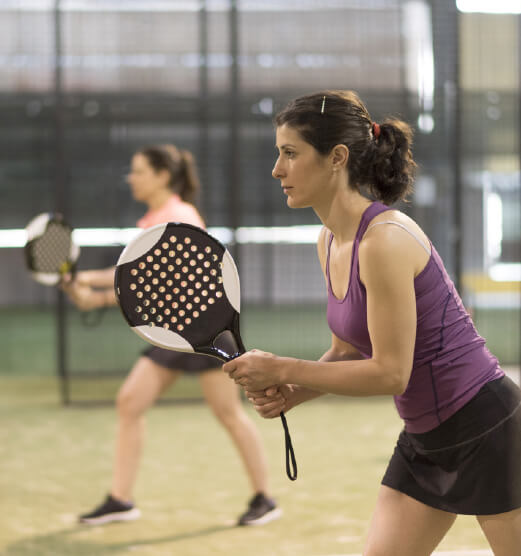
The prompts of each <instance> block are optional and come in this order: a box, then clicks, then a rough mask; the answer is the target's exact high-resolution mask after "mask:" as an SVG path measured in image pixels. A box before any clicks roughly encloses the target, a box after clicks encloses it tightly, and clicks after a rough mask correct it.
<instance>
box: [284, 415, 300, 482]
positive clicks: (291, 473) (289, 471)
mask: <svg viewBox="0 0 521 556" xmlns="http://www.w3.org/2000/svg"><path fill="white" fill-rule="evenodd" d="M280 419H281V421H282V426H283V427H284V441H285V448H286V475H287V476H288V478H289V479H290V481H295V480H296V479H297V460H296V459H295V452H294V451H293V444H292V443H291V436H290V434H289V428H288V422H287V421H286V416H285V415H284V412H283V411H281V412H280Z"/></svg>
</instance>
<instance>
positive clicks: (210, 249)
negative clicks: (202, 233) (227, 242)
mask: <svg viewBox="0 0 521 556" xmlns="http://www.w3.org/2000/svg"><path fill="white" fill-rule="evenodd" d="M204 252H205V253H211V252H212V248H211V247H205V248H204Z"/></svg>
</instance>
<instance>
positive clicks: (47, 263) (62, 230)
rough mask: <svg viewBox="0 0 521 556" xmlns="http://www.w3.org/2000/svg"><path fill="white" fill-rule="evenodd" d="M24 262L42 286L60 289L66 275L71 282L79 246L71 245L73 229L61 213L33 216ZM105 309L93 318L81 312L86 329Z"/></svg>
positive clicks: (97, 319)
mask: <svg viewBox="0 0 521 556" xmlns="http://www.w3.org/2000/svg"><path fill="white" fill-rule="evenodd" d="M25 231H26V235H27V240H26V243H25V247H24V252H25V263H26V266H27V269H28V270H29V272H30V273H31V276H32V278H33V279H34V280H36V282H38V283H40V284H43V285H44V286H59V285H60V284H62V283H63V280H64V279H65V277H66V276H70V277H71V280H74V275H75V273H76V262H77V260H78V257H79V256H80V247H79V246H78V245H76V244H75V243H74V240H73V237H72V232H73V229H72V227H71V226H70V225H69V224H68V223H67V222H66V221H65V219H64V218H63V216H62V215H61V214H57V213H54V214H53V213H49V212H45V213H42V214H39V215H38V216H35V217H34V218H33V219H32V220H31V221H30V222H29V224H27V226H26V228H25ZM103 312H104V308H103V309H101V310H100V311H99V312H98V313H97V315H96V316H95V318H88V317H87V316H86V313H82V322H83V323H84V324H85V325H86V326H93V325H96V324H99V322H100V321H101V318H102V316H103Z"/></svg>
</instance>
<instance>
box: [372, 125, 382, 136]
mask: <svg viewBox="0 0 521 556" xmlns="http://www.w3.org/2000/svg"><path fill="white" fill-rule="evenodd" d="M373 135H374V138H375V139H378V137H380V124H377V123H376V122H374V123H373Z"/></svg>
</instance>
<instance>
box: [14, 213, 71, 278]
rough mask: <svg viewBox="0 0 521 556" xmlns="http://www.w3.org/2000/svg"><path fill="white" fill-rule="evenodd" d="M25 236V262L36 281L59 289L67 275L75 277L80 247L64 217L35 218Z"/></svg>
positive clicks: (45, 216) (40, 215)
mask: <svg viewBox="0 0 521 556" xmlns="http://www.w3.org/2000/svg"><path fill="white" fill-rule="evenodd" d="M26 234H27V241H26V244H25V248H24V252H25V262H26V265H27V268H28V269H29V271H30V273H31V276H32V277H33V278H34V280H36V281H37V282H39V283H40V284H44V285H45V286H56V285H58V284H59V283H60V282H61V280H62V279H63V277H64V276H65V274H74V271H75V268H76V261H77V260H78V257H79V255H80V248H79V246H78V245H76V244H75V243H74V241H73V239H72V228H71V226H69V224H67V222H66V221H65V220H64V218H63V216H62V215H61V214H52V213H49V212H46V213H42V214H39V215H38V216H35V217H34V218H33V219H32V220H31V221H30V222H29V224H28V225H27V227H26Z"/></svg>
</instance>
